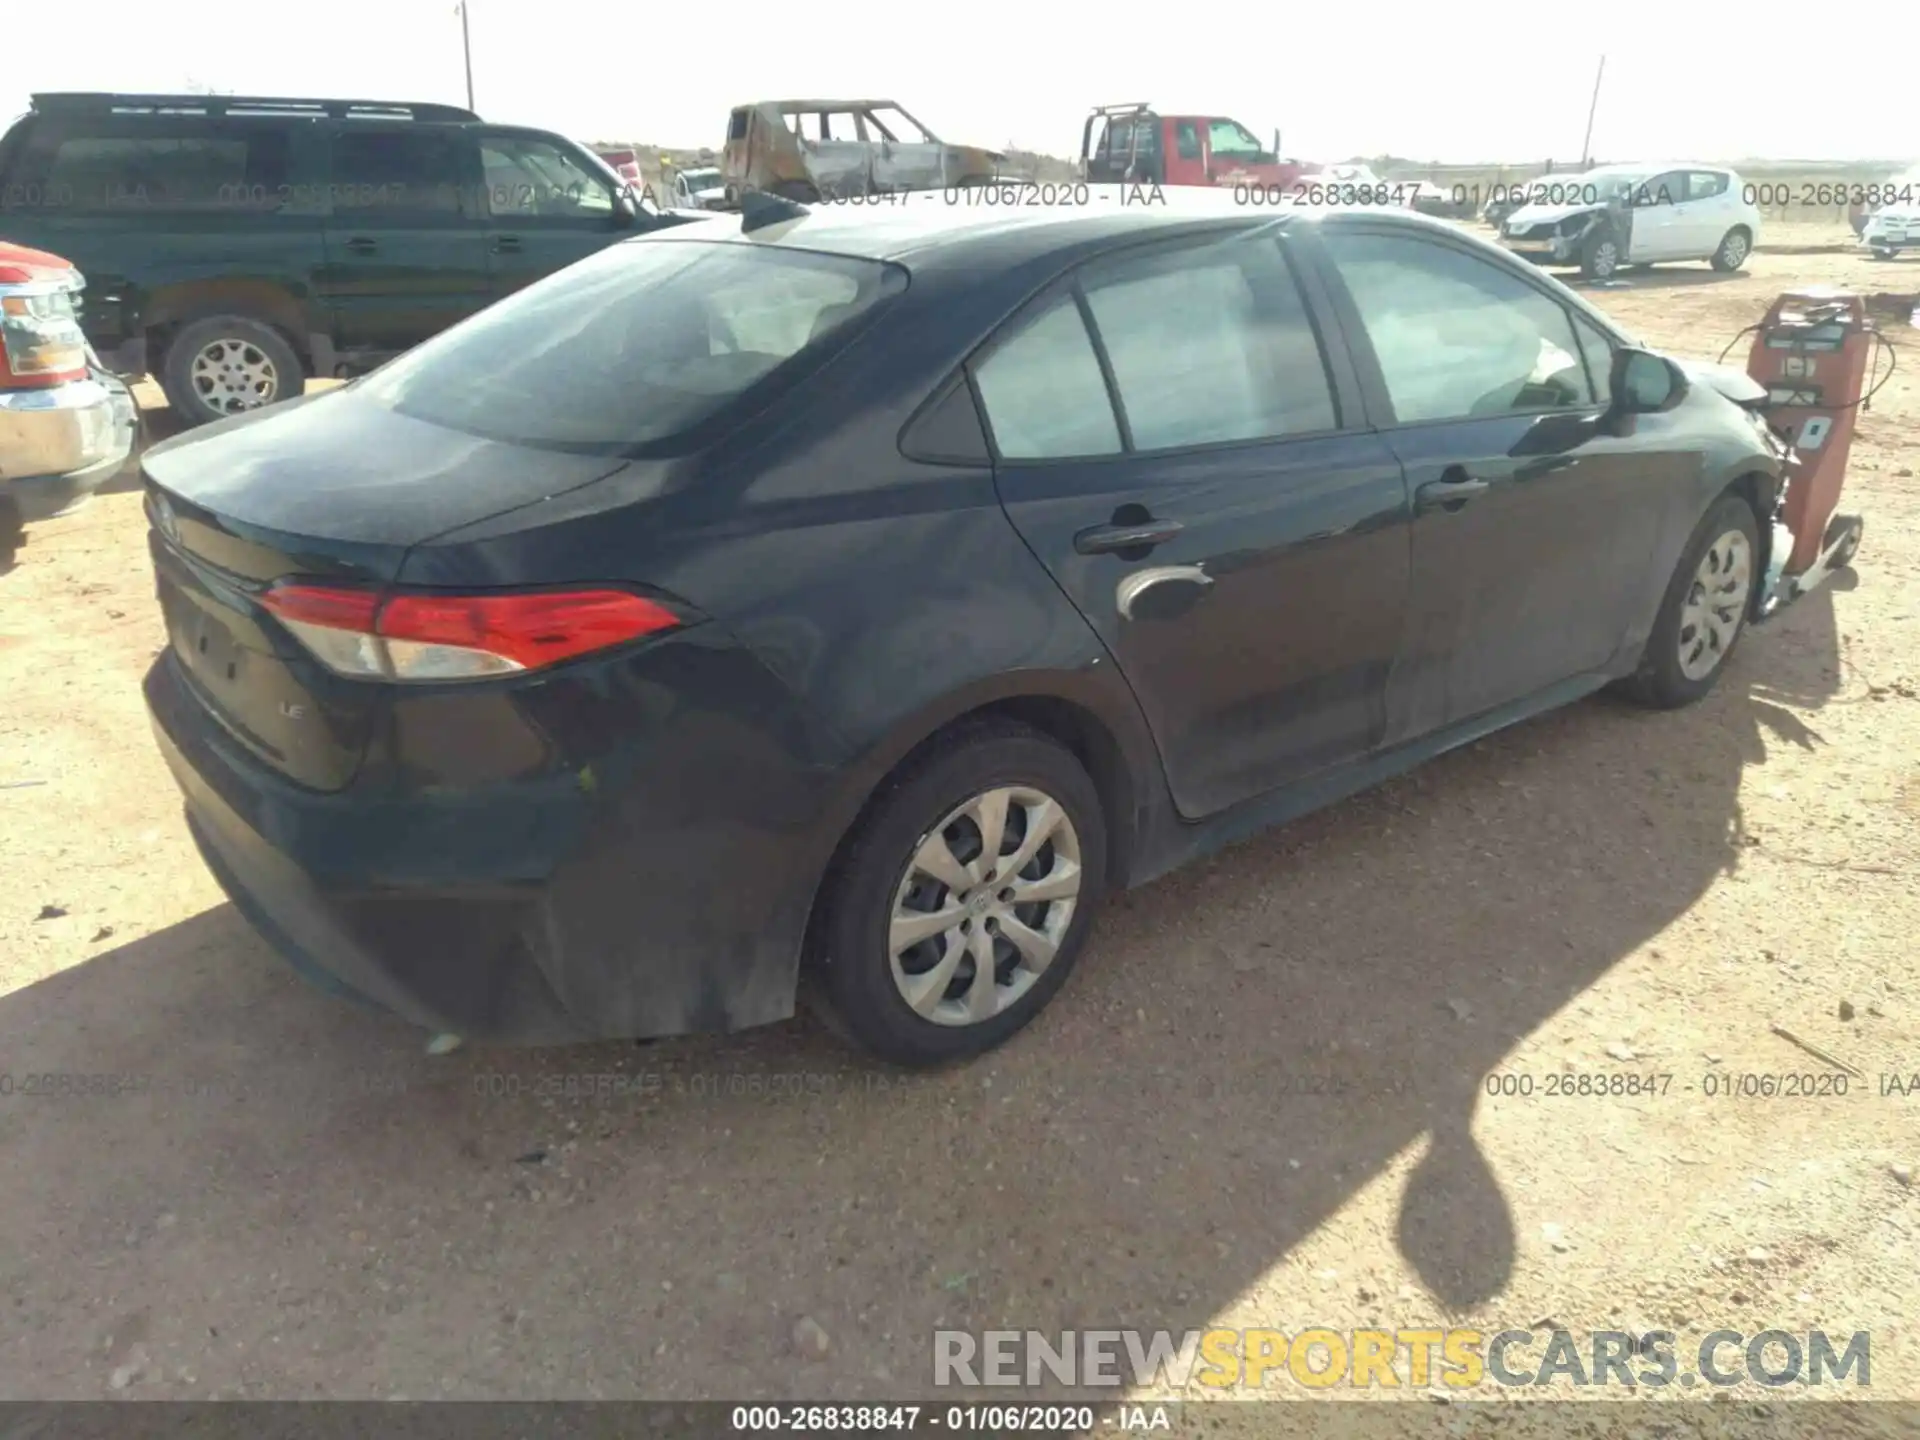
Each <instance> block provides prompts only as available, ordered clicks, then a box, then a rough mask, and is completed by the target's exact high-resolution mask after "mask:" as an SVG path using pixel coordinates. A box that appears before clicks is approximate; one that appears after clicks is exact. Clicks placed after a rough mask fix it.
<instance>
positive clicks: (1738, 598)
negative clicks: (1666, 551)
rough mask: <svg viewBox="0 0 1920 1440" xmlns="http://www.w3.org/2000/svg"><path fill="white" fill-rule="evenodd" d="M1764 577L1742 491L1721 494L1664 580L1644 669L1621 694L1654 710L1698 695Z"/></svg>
mask: <svg viewBox="0 0 1920 1440" xmlns="http://www.w3.org/2000/svg"><path fill="white" fill-rule="evenodd" d="M1759 583H1760V527H1759V526H1758V524H1757V523H1755V521H1754V518H1753V509H1752V507H1751V506H1749V505H1748V504H1747V502H1746V501H1745V500H1743V499H1741V498H1740V497H1739V496H1738V495H1722V496H1721V497H1720V498H1719V499H1718V500H1716V501H1715V502H1714V503H1713V505H1712V507H1711V508H1710V509H1709V510H1708V511H1707V513H1706V514H1705V515H1704V516H1702V517H1701V520H1700V523H1699V524H1698V525H1697V526H1695V527H1694V531H1693V534H1692V536H1691V537H1690V538H1689V539H1688V541H1687V547H1686V549H1684V550H1682V551H1681V552H1680V563H1679V564H1678V565H1676V566H1675V567H1674V571H1673V578H1672V579H1671V580H1670V581H1668V583H1667V593H1666V596H1665V597H1664V598H1663V599H1662V600H1661V602H1660V613H1659V615H1658V616H1657V617H1655V619H1654V622H1653V631H1652V633H1651V634H1650V635H1648V636H1647V648H1646V650H1645V652H1644V653H1643V655H1642V657H1641V661H1640V668H1639V669H1638V670H1636V671H1635V672H1634V673H1633V674H1632V675H1631V676H1629V677H1628V678H1627V679H1626V680H1625V681H1623V682H1622V683H1621V685H1620V686H1619V689H1620V691H1621V693H1623V694H1624V695H1626V696H1627V697H1628V698H1630V699H1632V700H1634V701H1636V702H1637V703H1639V704H1641V705H1645V706H1648V707H1650V708H1652V709H1656V710H1677V709H1679V708H1680V707H1681V706H1683V705H1691V704H1693V703H1694V701H1696V700H1698V699H1700V698H1701V697H1702V696H1704V695H1705V694H1706V693H1707V692H1708V691H1709V690H1711V689H1713V687H1714V684H1715V683H1716V682H1717V681H1718V680H1719V678H1720V675H1721V672H1722V671H1724V670H1725V669H1726V668H1727V660H1728V658H1729V657H1730V656H1731V655H1732V654H1733V650H1734V646H1735V645H1737V644H1738V643H1739V640H1740V637H1741V636H1742V635H1744V634H1745V633H1746V627H1747V618H1748V616H1749V615H1751V613H1752V610H1753V591H1754V587H1755V586H1756V585H1758V584H1759Z"/></svg>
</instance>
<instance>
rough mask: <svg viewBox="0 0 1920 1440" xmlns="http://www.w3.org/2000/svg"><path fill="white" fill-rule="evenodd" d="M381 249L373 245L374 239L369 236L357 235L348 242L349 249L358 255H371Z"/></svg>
mask: <svg viewBox="0 0 1920 1440" xmlns="http://www.w3.org/2000/svg"><path fill="white" fill-rule="evenodd" d="M379 248H380V247H379V246H377V245H375V244H374V243H373V239H372V237H370V236H367V235H355V236H354V237H353V238H352V239H351V240H349V241H347V249H349V250H351V251H352V252H353V253H354V254H356V255H371V254H373V252H374V251H375V250H377V249H379Z"/></svg>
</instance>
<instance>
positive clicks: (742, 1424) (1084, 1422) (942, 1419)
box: [728, 1404, 1173, 1435]
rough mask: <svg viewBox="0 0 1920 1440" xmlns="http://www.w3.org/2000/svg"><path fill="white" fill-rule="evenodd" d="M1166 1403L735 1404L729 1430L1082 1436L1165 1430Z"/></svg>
mask: <svg viewBox="0 0 1920 1440" xmlns="http://www.w3.org/2000/svg"><path fill="white" fill-rule="evenodd" d="M1168 1410H1169V1407H1168V1406H1166V1405H1156V1404H1128V1405H1121V1406H1119V1407H1117V1408H1116V1409H1114V1410H1113V1411H1112V1412H1111V1413H1110V1414H1108V1415H1106V1416H1098V1415H1096V1414H1095V1413H1094V1409H1093V1407H1092V1406H1091V1405H945V1406H935V1405H884V1404H882V1405H736V1406H734V1407H733V1409H732V1412H731V1413H730V1415H729V1417H728V1429H729V1430H731V1431H733V1432H735V1433H752V1432H761V1433H767V1432H773V1433H785V1434H824V1433H828V1432H832V1433H837V1434H845V1433H847V1432H849V1431H851V1432H853V1433H855V1434H864V1435H931V1434H939V1433H946V1434H959V1435H1006V1434H1013V1433H1019V1434H1027V1435H1085V1434H1088V1433H1089V1432H1092V1431H1094V1430H1095V1429H1096V1428H1099V1427H1101V1426H1105V1427H1107V1428H1110V1429H1114V1430H1121V1431H1152V1430H1171V1429H1172V1428H1173V1423H1172V1420H1171V1418H1170V1416H1169V1414H1168Z"/></svg>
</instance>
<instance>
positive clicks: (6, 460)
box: [0, 375, 139, 520]
mask: <svg viewBox="0 0 1920 1440" xmlns="http://www.w3.org/2000/svg"><path fill="white" fill-rule="evenodd" d="M138 428H139V412H138V411H137V410H136V408H135V406H134V403H133V397H132V395H131V394H130V393H129V392H128V390H127V387H126V386H125V385H123V384H121V383H120V381H118V380H116V379H114V378H113V377H112V376H110V375H96V376H92V377H89V378H88V379H85V380H76V381H74V382H72V383H71V384H67V385H56V386H54V387H52V388H51V389H46V390H6V391H0V496H4V497H5V498H6V499H7V500H10V501H11V502H12V506H13V508H16V509H17V510H18V511H19V513H20V515H21V518H23V519H27V520H38V519H44V518H45V517H46V516H48V515H52V514H55V513H57V512H59V511H60V510H63V509H65V508H66V507H67V506H69V505H71V504H72V503H73V502H74V501H76V500H78V499H79V498H81V497H82V496H84V495H87V494H90V493H91V492H92V491H94V490H97V489H98V488H99V487H100V486H101V485H103V484H105V483H106V482H107V481H108V480H111V479H112V478H113V477H114V476H115V475H117V474H119V472H120V470H121V467H122V466H124V465H125V464H126V463H127V457H128V456H129V455H131V454H132V452H133V439H134V434H135V432H136V431H137V430H138Z"/></svg>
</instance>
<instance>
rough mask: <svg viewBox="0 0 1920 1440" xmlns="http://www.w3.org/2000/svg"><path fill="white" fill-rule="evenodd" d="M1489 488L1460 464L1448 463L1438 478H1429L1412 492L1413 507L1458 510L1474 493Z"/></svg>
mask: <svg viewBox="0 0 1920 1440" xmlns="http://www.w3.org/2000/svg"><path fill="white" fill-rule="evenodd" d="M1489 488H1490V487H1489V486H1488V484H1487V482H1486V481H1484V480H1476V479H1475V478H1474V477H1473V476H1471V475H1469V474H1467V472H1466V471H1465V470H1464V469H1462V468H1461V467H1460V466H1458V465H1449V466H1448V467H1447V468H1446V469H1445V470H1443V471H1442V472H1441V474H1440V478H1439V479H1438V480H1430V481H1428V482H1427V483H1426V484H1425V485H1422V486H1421V487H1420V488H1419V489H1418V490H1416V491H1415V492H1414V508H1415V509H1417V510H1422V511H1425V510H1458V509H1459V508H1460V507H1461V506H1462V505H1465V504H1466V503H1467V501H1469V500H1471V499H1473V498H1474V497H1475V496H1476V495H1484V494H1486V493H1487V490H1488V489H1489Z"/></svg>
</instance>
